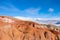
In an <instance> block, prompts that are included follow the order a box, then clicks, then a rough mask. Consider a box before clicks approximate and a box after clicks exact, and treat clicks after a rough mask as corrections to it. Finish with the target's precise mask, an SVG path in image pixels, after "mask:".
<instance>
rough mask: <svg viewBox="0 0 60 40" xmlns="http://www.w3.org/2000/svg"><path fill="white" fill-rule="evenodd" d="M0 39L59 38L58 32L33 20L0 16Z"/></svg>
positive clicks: (48, 39) (45, 39) (43, 39)
mask: <svg viewBox="0 0 60 40" xmlns="http://www.w3.org/2000/svg"><path fill="white" fill-rule="evenodd" d="M0 40H60V32H57V31H54V30H50V29H48V28H44V27H42V26H41V25H40V24H38V23H35V22H31V21H23V20H18V19H15V18H12V17H8V16H0Z"/></svg>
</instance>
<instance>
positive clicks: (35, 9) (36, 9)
mask: <svg viewBox="0 0 60 40" xmlns="http://www.w3.org/2000/svg"><path fill="white" fill-rule="evenodd" d="M39 10H40V8H28V9H25V10H24V11H23V12H24V13H29V14H38V13H39Z"/></svg>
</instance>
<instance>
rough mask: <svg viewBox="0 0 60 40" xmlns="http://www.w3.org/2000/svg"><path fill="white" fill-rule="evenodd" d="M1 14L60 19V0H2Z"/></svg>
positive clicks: (0, 4)
mask: <svg viewBox="0 0 60 40" xmlns="http://www.w3.org/2000/svg"><path fill="white" fill-rule="evenodd" d="M0 15H5V16H22V17H31V18H47V19H49V18H50V19H51V18H52V19H53V18H55V19H60V0H0Z"/></svg>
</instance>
